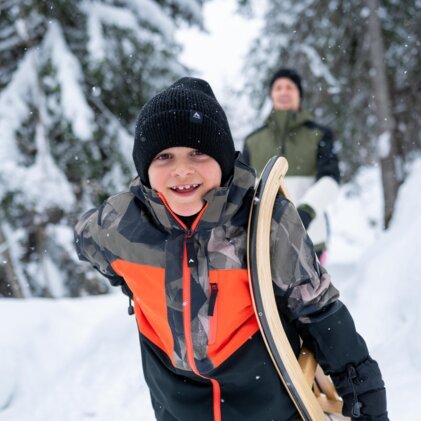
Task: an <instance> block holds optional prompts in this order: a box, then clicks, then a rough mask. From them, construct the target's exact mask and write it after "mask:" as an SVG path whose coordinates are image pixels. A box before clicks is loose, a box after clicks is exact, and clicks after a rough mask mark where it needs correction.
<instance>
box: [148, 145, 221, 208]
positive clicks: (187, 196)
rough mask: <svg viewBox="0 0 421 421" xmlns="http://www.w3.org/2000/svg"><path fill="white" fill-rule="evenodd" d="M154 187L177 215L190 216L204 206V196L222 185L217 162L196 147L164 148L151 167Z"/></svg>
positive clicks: (150, 178) (150, 171)
mask: <svg viewBox="0 0 421 421" xmlns="http://www.w3.org/2000/svg"><path fill="white" fill-rule="evenodd" d="M148 176H149V182H150V184H151V187H152V188H153V189H154V190H156V191H158V192H159V193H161V194H162V195H163V196H164V197H165V200H166V201H167V203H168V205H169V206H170V208H171V210H172V211H173V212H174V213H176V214H177V215H181V216H190V215H194V214H196V213H198V212H199V211H200V210H201V209H202V207H203V199H202V198H203V196H204V195H205V194H206V193H207V192H208V191H210V190H212V189H214V188H217V187H219V186H220V185H221V177H222V172H221V167H220V166H219V164H218V162H217V161H216V160H215V159H213V158H212V157H210V156H209V155H206V154H204V153H201V152H199V151H198V150H196V149H192V148H186V147H184V146H176V147H173V148H168V149H164V150H163V151H161V152H160V153H159V154H158V155H156V156H155V158H154V159H153V160H152V162H151V164H150V166H149V169H148Z"/></svg>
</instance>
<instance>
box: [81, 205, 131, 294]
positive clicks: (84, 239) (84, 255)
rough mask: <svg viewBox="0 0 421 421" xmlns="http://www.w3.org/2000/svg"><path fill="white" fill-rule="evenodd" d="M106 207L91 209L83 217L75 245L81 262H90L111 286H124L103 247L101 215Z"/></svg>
mask: <svg viewBox="0 0 421 421" xmlns="http://www.w3.org/2000/svg"><path fill="white" fill-rule="evenodd" d="M104 206H105V205H103V206H101V207H100V208H98V209H91V210H89V211H88V212H86V213H85V214H83V215H82V217H81V218H80V219H79V221H78V222H77V224H76V226H75V230H74V244H75V248H76V252H77V255H78V257H79V259H80V260H82V261H86V262H89V263H90V264H91V265H92V266H93V267H94V268H95V269H96V270H97V271H98V272H100V273H101V275H103V276H105V277H106V278H108V279H109V281H110V283H111V285H113V286H120V285H121V286H123V285H124V280H123V278H121V277H120V276H118V275H117V274H116V273H115V272H114V270H113V268H112V266H111V264H110V263H109V261H108V260H107V258H106V251H105V249H104V248H103V247H102V245H101V243H102V241H101V235H102V233H101V231H102V230H101V215H102V213H103V209H104ZM123 292H124V290H123Z"/></svg>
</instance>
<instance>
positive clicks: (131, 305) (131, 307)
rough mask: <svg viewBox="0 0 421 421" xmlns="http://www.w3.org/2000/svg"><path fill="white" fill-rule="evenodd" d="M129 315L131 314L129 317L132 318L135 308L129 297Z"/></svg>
mask: <svg viewBox="0 0 421 421" xmlns="http://www.w3.org/2000/svg"><path fill="white" fill-rule="evenodd" d="M127 313H129V316H132V315H133V314H134V307H133V304H132V299H131V297H129V307H128V309H127Z"/></svg>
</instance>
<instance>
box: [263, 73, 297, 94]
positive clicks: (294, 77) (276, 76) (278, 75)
mask: <svg viewBox="0 0 421 421" xmlns="http://www.w3.org/2000/svg"><path fill="white" fill-rule="evenodd" d="M282 77H286V78H288V79H290V80H292V81H293V82H294V83H295V85H297V88H298V90H299V91H300V98H301V99H302V98H303V86H302V83H301V76H300V75H299V74H298V73H297V72H296V71H295V70H294V69H279V70H277V71H276V72H275V73H274V75H273V76H272V79H271V80H270V84H269V92H270V91H271V90H272V86H273V84H274V83H275V81H276V80H277V79H280V78H282Z"/></svg>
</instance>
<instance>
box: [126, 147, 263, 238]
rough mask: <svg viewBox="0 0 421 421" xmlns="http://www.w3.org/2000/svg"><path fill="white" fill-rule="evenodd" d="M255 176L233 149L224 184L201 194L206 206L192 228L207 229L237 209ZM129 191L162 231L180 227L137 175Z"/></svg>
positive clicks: (249, 192)
mask: <svg viewBox="0 0 421 421" xmlns="http://www.w3.org/2000/svg"><path fill="white" fill-rule="evenodd" d="M255 179H256V175H255V171H254V170H253V169H251V168H250V167H249V166H247V165H246V164H244V163H243V162H242V161H241V159H240V156H239V154H238V153H237V157H236V160H235V163H234V173H233V176H232V177H231V178H230V179H229V180H228V181H227V182H226V184H225V185H224V186H222V187H219V188H217V189H213V190H211V191H209V192H208V193H207V194H206V195H205V196H204V198H203V199H204V200H205V202H206V203H207V208H206V210H205V212H204V213H203V215H202V217H201V219H200V221H199V224H198V225H197V226H196V229H195V231H201V230H209V229H212V228H213V227H214V226H215V225H221V224H224V223H225V222H227V221H228V220H229V219H230V218H231V217H232V216H233V215H234V214H235V213H236V212H237V211H238V210H239V209H240V207H241V205H242V204H243V202H244V201H245V199H246V198H247V197H248V196H250V197H251V194H252V191H253V190H254V185H255ZM130 192H131V193H132V194H133V195H134V196H135V197H136V198H138V199H139V200H140V201H141V202H142V203H143V204H144V205H145V206H146V207H147V208H148V209H149V211H150V212H151V214H152V217H153V218H154V220H155V222H156V223H157V224H158V225H160V226H162V227H163V228H164V229H165V230H166V231H172V230H179V231H180V230H182V231H183V230H184V229H183V227H182V226H181V225H180V224H179V223H178V222H177V220H176V219H175V218H174V217H173V215H172V213H171V212H170V210H169V209H168V208H167V207H166V206H165V204H164V203H163V201H162V200H161V198H160V197H159V195H158V193H157V192H156V191H155V190H152V189H151V188H148V187H147V186H145V185H144V184H142V182H141V181H140V178H139V177H136V178H135V179H134V180H133V182H132V183H131V184H130Z"/></svg>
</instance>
